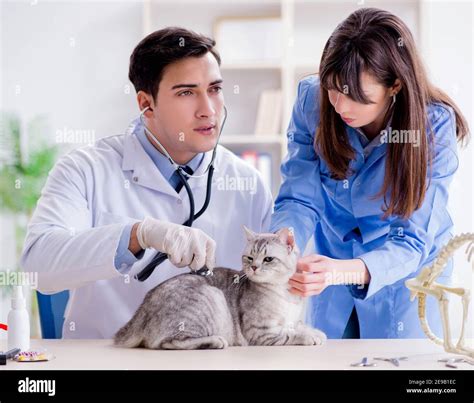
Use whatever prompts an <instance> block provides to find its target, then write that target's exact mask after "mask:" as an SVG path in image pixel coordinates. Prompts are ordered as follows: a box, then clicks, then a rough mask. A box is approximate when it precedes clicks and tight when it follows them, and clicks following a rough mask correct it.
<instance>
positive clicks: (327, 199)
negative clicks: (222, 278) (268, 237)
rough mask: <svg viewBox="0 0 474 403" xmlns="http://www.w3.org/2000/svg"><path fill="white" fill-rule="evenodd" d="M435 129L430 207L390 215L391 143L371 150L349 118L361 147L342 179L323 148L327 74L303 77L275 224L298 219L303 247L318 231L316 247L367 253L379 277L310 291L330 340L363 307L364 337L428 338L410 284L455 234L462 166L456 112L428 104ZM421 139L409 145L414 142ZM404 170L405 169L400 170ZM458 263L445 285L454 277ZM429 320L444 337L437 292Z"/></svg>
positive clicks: (313, 317)
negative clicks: (451, 205) (454, 184)
mask: <svg viewBox="0 0 474 403" xmlns="http://www.w3.org/2000/svg"><path fill="white" fill-rule="evenodd" d="M427 113H428V121H429V122H430V123H431V126H432V130H433V133H434V155H433V166H432V177H431V182H430V184H429V187H428V188H427V192H426V196H425V199H424V202H423V205H422V206H421V207H420V208H419V209H418V210H416V211H415V212H414V213H413V214H412V215H411V217H409V218H408V219H401V218H398V217H396V216H390V217H388V218H387V219H382V215H383V210H382V208H383V197H381V198H377V199H374V198H373V196H374V195H375V194H377V193H378V192H379V191H380V190H381V188H382V184H383V180H384V175H385V161H386V153H387V147H390V144H388V143H387V142H381V143H380V144H377V145H375V147H371V150H370V153H367V151H366V155H364V146H363V144H364V139H363V138H361V135H360V133H358V132H357V129H354V128H351V127H350V126H347V125H346V134H347V136H348V139H349V141H350V144H351V145H352V147H353V149H354V151H355V155H356V156H355V159H354V160H353V161H351V163H350V169H351V170H352V172H353V174H352V175H351V176H349V177H348V178H347V179H346V180H336V179H332V178H331V175H330V170H329V168H328V166H327V164H326V163H325V162H324V160H323V159H322V158H320V157H319V156H318V155H317V154H316V152H315V150H314V146H313V145H314V138H315V132H316V127H317V126H318V124H319V78H318V77H316V76H311V77H308V78H306V79H304V80H303V81H301V82H300V83H299V86H298V96H297V100H296V102H295V105H294V108H293V114H292V117H291V121H290V124H289V127H288V134H287V137H288V154H287V156H286V158H285V159H284V161H283V163H282V166H281V173H282V176H283V184H282V186H281V189H280V192H279V195H278V197H277V199H276V201H275V210H274V214H273V216H272V223H271V228H270V229H271V231H272V232H273V231H276V230H278V229H280V228H283V227H293V229H294V232H295V237H296V242H297V245H298V247H299V248H300V250H301V251H303V250H305V246H306V244H307V243H308V240H309V239H310V237H311V236H312V235H314V242H315V251H314V253H317V254H321V255H325V256H329V257H332V258H336V259H353V258H360V259H362V260H363V261H364V262H365V264H366V266H367V269H368V271H369V272H370V275H371V281H370V284H369V285H368V286H365V287H363V288H361V287H360V286H356V285H352V286H344V285H340V286H329V287H327V288H326V289H325V290H324V291H323V292H322V293H321V294H320V295H317V296H313V297H310V301H309V302H310V303H309V309H308V315H307V319H308V322H309V323H310V324H311V325H312V326H314V327H316V328H319V329H321V330H323V331H324V332H325V333H326V334H327V335H328V337H330V338H341V337H342V334H343V332H344V329H345V327H346V324H347V321H348V319H349V316H350V314H351V312H352V309H353V307H354V306H355V308H356V310H357V315H358V318H359V325H360V337H361V338H422V337H425V335H424V333H423V331H422V329H421V326H420V324H419V319H418V312H417V303H416V302H410V300H409V291H408V289H407V288H406V287H405V285H404V282H405V280H406V279H407V278H409V277H414V276H415V275H416V274H417V272H418V271H419V270H420V269H421V268H422V267H424V266H426V265H429V264H431V263H432V262H433V260H434V259H435V258H436V256H437V254H438V253H439V250H440V248H441V247H442V246H444V245H445V244H446V243H447V242H448V241H449V239H450V238H451V237H452V234H451V230H452V226H453V224H452V221H451V218H450V216H449V213H448V211H447V202H448V187H449V184H450V182H451V180H452V178H453V175H454V173H455V172H456V170H457V167H458V157H457V145H456V124H455V116H454V112H453V110H452V109H451V108H450V107H448V106H446V105H442V104H438V103H433V104H430V105H428V108H427ZM409 146H415V145H414V144H407V147H409ZM393 174H394V175H396V172H395V173H393ZM451 272H452V262H450V263H449V265H448V267H447V268H446V270H445V272H444V273H443V276H441V277H439V282H440V283H449V279H450V276H451ZM427 319H428V321H429V323H430V327H431V328H432V330H433V332H434V333H435V334H437V335H438V336H440V335H441V334H442V332H441V322H440V316H439V312H438V304H437V301H436V300H435V299H434V298H428V301H427Z"/></svg>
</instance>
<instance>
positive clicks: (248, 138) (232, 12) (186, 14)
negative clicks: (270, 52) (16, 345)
mask: <svg viewBox="0 0 474 403" xmlns="http://www.w3.org/2000/svg"><path fill="white" fill-rule="evenodd" d="M359 3H360V4H359ZM143 4H144V5H143V34H144V35H147V34H149V33H150V32H152V31H155V30H157V29H161V28H164V27H166V26H182V27H184V28H187V29H191V30H194V31H196V32H199V33H202V34H205V35H208V36H213V28H214V24H215V22H216V21H217V19H218V18H222V17H249V16H252V17H255V16H260V17H267V16H278V17H279V18H280V19H281V21H282V25H281V26H282V28H281V29H282V32H281V38H284V39H282V40H281V47H282V48H281V54H282V57H281V61H280V63H265V62H255V63H232V64H226V62H225V60H222V66H221V71H222V75H223V78H224V95H225V99H226V105H227V109H228V110H229V116H228V119H227V123H226V127H225V129H224V131H223V134H222V137H221V142H222V144H223V145H225V146H226V147H227V148H229V149H230V150H232V151H234V152H240V151H242V150H243V149H249V150H254V151H257V152H259V151H264V152H269V153H271V155H272V178H273V180H272V183H271V184H270V185H271V188H272V193H273V194H274V196H276V194H277V193H278V189H279V187H280V183H281V177H280V171H279V168H280V164H281V161H282V159H283V157H284V156H285V154H286V149H287V140H286V135H285V131H286V128H287V126H288V122H289V119H290V117H291V110H292V107H293V103H294V100H295V95H296V88H297V84H298V82H299V81H300V80H301V79H302V78H304V77H305V76H307V75H310V74H314V73H316V72H317V70H318V67H317V66H318V63H319V59H320V57H321V52H322V50H323V47H324V44H325V42H326V41H327V39H328V38H329V36H330V34H331V33H332V31H333V30H334V29H335V28H336V26H337V25H338V24H339V23H340V22H341V21H342V20H343V19H344V18H346V17H347V16H348V15H349V14H350V13H351V12H353V11H355V10H356V9H357V8H360V7H371V6H372V7H380V8H384V9H387V10H389V11H392V12H394V13H396V14H397V15H398V16H400V17H401V18H402V19H403V20H404V21H405V22H406V23H407V25H408V26H409V27H410V29H411V30H412V32H413V34H414V36H415V38H417V36H418V28H417V27H418V26H419V8H420V6H419V0H415V1H409V0H408V1H403V2H400V1H396V0H392V1H389V0H382V1H377V2H370V1H361V2H356V1H341V0H335V1H317V0H232V1H231V2H223V1H217V0H172V1H171V0H146V1H145V2H144V3H143ZM217 46H219V44H217ZM235 86H238V88H239V91H238V93H237V94H236V93H235V91H233V89H235ZM276 88H279V89H281V91H282V97H283V106H282V114H281V129H280V133H279V134H278V135H275V136H256V135H252V134H251V133H253V129H254V126H255V120H256V114H257V106H258V96H259V94H260V92H261V91H262V90H264V89H276Z"/></svg>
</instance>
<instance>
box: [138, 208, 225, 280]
mask: <svg viewBox="0 0 474 403" xmlns="http://www.w3.org/2000/svg"><path fill="white" fill-rule="evenodd" d="M137 239H138V243H139V244H140V247H141V248H142V249H146V248H154V249H156V250H158V251H160V252H164V253H166V254H167V255H168V258H169V260H170V262H171V263H172V264H174V265H175V266H176V267H185V266H189V267H190V268H191V270H193V271H196V270H199V269H200V268H202V267H203V266H204V265H206V267H207V268H208V269H210V270H212V269H213V268H214V266H215V254H216V242H215V241H214V240H213V239H212V238H211V237H210V236H208V235H207V234H205V233H204V232H203V231H201V230H200V229H198V228H191V227H186V226H184V225H179V224H174V223H171V222H167V221H160V220H156V219H154V218H151V217H146V218H145V219H144V220H143V221H142V222H141V223H140V224H139V225H138V227H137Z"/></svg>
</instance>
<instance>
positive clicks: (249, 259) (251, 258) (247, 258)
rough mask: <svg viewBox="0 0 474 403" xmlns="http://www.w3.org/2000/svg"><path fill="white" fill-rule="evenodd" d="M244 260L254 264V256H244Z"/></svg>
mask: <svg viewBox="0 0 474 403" xmlns="http://www.w3.org/2000/svg"><path fill="white" fill-rule="evenodd" d="M242 258H244V259H245V260H248V261H249V262H252V261H253V257H252V256H245V255H244V256H242Z"/></svg>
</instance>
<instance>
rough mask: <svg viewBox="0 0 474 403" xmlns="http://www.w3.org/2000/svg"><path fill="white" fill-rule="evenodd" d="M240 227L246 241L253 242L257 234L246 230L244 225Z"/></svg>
mask: <svg viewBox="0 0 474 403" xmlns="http://www.w3.org/2000/svg"><path fill="white" fill-rule="evenodd" d="M242 227H243V228H244V233H245V237H246V238H247V241H253V240H254V239H255V237H256V236H257V233H256V232H253V231H252V230H250V229H248V228H247V227H246V226H245V225H242Z"/></svg>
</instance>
